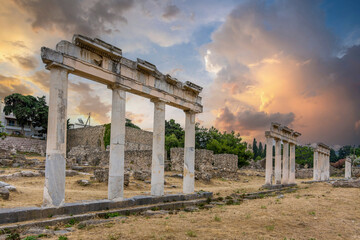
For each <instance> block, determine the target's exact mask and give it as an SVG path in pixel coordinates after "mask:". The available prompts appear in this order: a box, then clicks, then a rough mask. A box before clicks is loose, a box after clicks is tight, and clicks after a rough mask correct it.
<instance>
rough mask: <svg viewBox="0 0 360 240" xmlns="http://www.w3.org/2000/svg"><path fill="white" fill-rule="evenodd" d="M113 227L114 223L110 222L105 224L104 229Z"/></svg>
mask: <svg viewBox="0 0 360 240" xmlns="http://www.w3.org/2000/svg"><path fill="white" fill-rule="evenodd" d="M114 225H115V223H112V222H110V223H106V224H105V227H107V228H112V227H113V226H114Z"/></svg>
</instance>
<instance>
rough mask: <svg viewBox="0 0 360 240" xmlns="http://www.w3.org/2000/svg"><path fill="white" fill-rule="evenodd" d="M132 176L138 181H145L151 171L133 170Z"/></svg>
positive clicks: (149, 176)
mask: <svg viewBox="0 0 360 240" xmlns="http://www.w3.org/2000/svg"><path fill="white" fill-rule="evenodd" d="M133 177H134V179H136V180H139V181H145V180H148V179H150V178H151V172H149V171H135V172H134V173H133Z"/></svg>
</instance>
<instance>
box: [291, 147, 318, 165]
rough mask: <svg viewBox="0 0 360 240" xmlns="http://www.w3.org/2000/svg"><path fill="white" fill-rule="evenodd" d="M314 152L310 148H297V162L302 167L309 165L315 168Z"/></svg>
mask: <svg viewBox="0 0 360 240" xmlns="http://www.w3.org/2000/svg"><path fill="white" fill-rule="evenodd" d="M313 159H314V151H313V149H312V148H311V147H308V146H296V147H295V162H296V163H297V164H300V165H303V166H304V165H305V164H307V165H308V166H309V167H313Z"/></svg>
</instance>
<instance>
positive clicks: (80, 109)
mask: <svg viewBox="0 0 360 240" xmlns="http://www.w3.org/2000/svg"><path fill="white" fill-rule="evenodd" d="M69 90H70V91H73V92H76V95H77V98H78V100H79V101H78V102H77V103H75V102H72V103H71V104H72V106H70V102H69V107H71V108H75V111H76V112H77V113H78V114H80V115H88V114H89V113H91V118H93V119H94V120H95V121H96V122H98V123H99V124H104V123H107V122H109V120H110V118H109V115H108V113H109V112H110V110H111V105H109V104H106V103H104V102H102V101H101V99H100V97H99V96H98V95H96V93H95V91H94V90H93V89H92V88H91V87H90V85H89V84H87V83H82V82H79V83H69ZM74 105H75V106H76V107H74Z"/></svg>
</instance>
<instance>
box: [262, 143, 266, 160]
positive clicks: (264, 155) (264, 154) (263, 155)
mask: <svg viewBox="0 0 360 240" xmlns="http://www.w3.org/2000/svg"><path fill="white" fill-rule="evenodd" d="M261 157H262V158H265V157H266V144H265V147H264V152H263V154H262V156H261Z"/></svg>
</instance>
